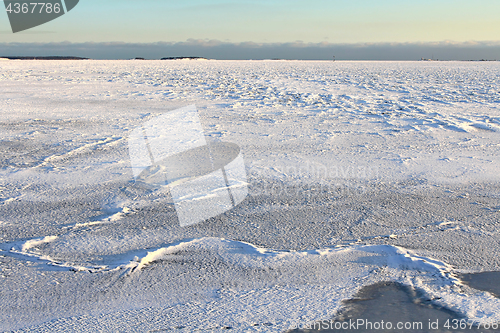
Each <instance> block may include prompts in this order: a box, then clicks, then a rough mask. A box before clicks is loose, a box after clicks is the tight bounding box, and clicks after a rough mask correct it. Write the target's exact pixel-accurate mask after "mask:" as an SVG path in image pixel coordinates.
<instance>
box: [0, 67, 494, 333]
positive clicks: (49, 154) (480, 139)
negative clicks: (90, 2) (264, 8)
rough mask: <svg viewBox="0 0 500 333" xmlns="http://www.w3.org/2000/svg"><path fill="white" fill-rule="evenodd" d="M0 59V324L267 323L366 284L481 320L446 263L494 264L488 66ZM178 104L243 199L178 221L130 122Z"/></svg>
mask: <svg viewBox="0 0 500 333" xmlns="http://www.w3.org/2000/svg"><path fill="white" fill-rule="evenodd" d="M0 65H1V66H0V110H1V115H2V119H1V120H0V126H1V127H0V129H1V130H0V131H1V132H0V152H1V158H0V237H1V240H0V263H1V266H0V268H1V271H0V281H1V285H2V288H1V290H0V299H1V301H0V309H1V312H0V323H1V324H0V325H1V326H0V329H2V330H16V329H24V330H27V331H30V330H37V331H89V330H107V331H124V330H126V331H140V332H142V331H147V330H178V331H186V332H192V331H194V330H200V331H210V332H212V331H219V330H220V331H223V330H224V328H227V327H231V328H233V329H235V330H236V331H241V332H243V331H244V332H253V331H255V332H268V331H273V332H278V331H284V330H286V329H288V328H290V327H293V326H294V325H296V324H297V323H308V322H313V321H316V320H323V319H327V318H331V317H332V316H334V315H335V313H336V311H338V310H339V309H340V308H341V306H342V301H343V300H346V299H349V298H350V297H352V296H353V295H354V294H356V292H357V291H359V290H360V289H361V288H362V287H363V286H366V285H369V284H373V283H377V282H380V281H396V282H401V283H404V284H406V285H410V286H413V287H416V288H418V289H419V290H421V291H423V292H424V293H426V294H427V295H428V297H430V298H431V299H433V300H435V302H436V303H438V304H440V305H443V306H446V307H448V308H450V309H452V310H454V311H457V312H458V313H461V314H462V315H464V316H466V317H467V318H470V319H475V320H481V321H483V322H484V321H491V322H493V321H496V322H498V321H500V300H499V299H498V298H496V297H494V296H493V295H491V294H489V293H487V292H483V291H479V290H475V289H472V288H470V287H468V286H467V285H466V284H464V283H462V282H461V281H460V279H459V273H472V272H484V271H498V270H500V256H499V254H500V243H499V230H498V226H499V225H500V222H499V217H500V194H499V193H500V192H499V190H500V186H499V185H500V172H499V169H500V110H499V106H500V81H499V79H498V78H499V77H500V75H499V74H500V64H499V63H497V62H487V63H485V62H481V63H479V62H339V61H337V62H326V61H318V62H313V61H307V62H305V61H304V62H303V61H189V60H181V61H141V62H137V61H4V62H2V63H1V64H0ZM192 105H195V106H196V109H197V111H198V114H199V118H200V119H199V120H200V122H201V124H202V127H203V128H202V131H203V133H204V136H205V140H206V143H207V144H217V143H220V142H229V143H233V144H235V145H237V146H238V147H239V148H240V149H241V156H242V160H243V161H244V165H245V169H246V177H245V178H246V182H243V181H241V182H239V183H237V184H235V185H234V186H240V187H245V188H248V196H246V198H245V199H244V200H243V201H242V202H241V203H240V204H238V205H236V207H234V208H233V209H229V210H227V211H225V212H224V213H222V214H220V215H218V216H216V217H213V218H209V219H208V220H206V221H204V222H201V223H197V224H193V225H191V226H181V224H180V223H179V217H178V216H177V214H176V207H175V204H174V201H175V200H173V198H172V195H171V193H170V191H169V188H168V187H166V186H158V187H154V186H153V187H151V186H141V184H140V183H138V182H136V181H135V178H136V176H137V174H134V169H133V165H132V164H131V158H130V151H129V142H130V140H129V138H130V137H131V135H133V133H134V131H135V130H136V129H137V128H139V127H140V126H143V124H145V123H148V122H150V121H151V120H153V119H158V117H162V116H163V115H165V114H168V112H170V111H173V110H177V109H180V108H183V107H186V106H192ZM177 127H178V128H171V129H169V131H170V132H169V135H170V137H176V136H179V137H182V136H183V135H184V134H185V133H184V132H183V128H182V126H177ZM198 132H199V131H198ZM176 133H177V134H176ZM172 134H173V135H172ZM181 134H182V135H181ZM184 136H185V135H184ZM246 193H247V192H245V194H246ZM200 198H201V199H204V198H203V197H200V196H199V195H198V194H193V195H186V196H184V197H182V199H183V200H191V201H192V202H193V204H194V202H196V200H200Z"/></svg>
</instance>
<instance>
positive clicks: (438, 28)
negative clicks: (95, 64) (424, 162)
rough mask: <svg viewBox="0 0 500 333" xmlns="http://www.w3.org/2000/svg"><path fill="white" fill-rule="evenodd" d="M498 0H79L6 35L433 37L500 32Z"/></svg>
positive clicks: (49, 38)
mask: <svg viewBox="0 0 500 333" xmlns="http://www.w3.org/2000/svg"><path fill="white" fill-rule="evenodd" d="M498 17H500V1H499V0H476V1H470V0H468V1H464V0H453V1H452V0H434V1H430V0H418V1H417V0H411V1H409V0H330V1H327V0H309V1H304V0H246V1H245V0H243V1H229V0H228V1H200V0H184V1H171V0H80V3H79V4H78V6H77V7H75V8H74V9H73V10H72V11H71V12H69V13H67V14H66V15H64V16H62V17H60V18H58V19H56V20H54V21H51V22H49V23H46V24H44V25H42V26H39V27H36V28H33V29H30V30H27V31H25V32H20V33H16V34H12V32H11V31H10V26H9V23H8V18H7V15H6V13H5V11H3V10H1V11H0V43H57V42H70V43H87V42H93V43H101V42H124V43H155V42H174V43H175V42H185V41H188V40H198V41H204V42H205V43H206V41H210V40H212V41H218V42H219V43H220V42H222V43H242V42H253V43H291V42H296V41H301V42H302V43H306V44H307V43H314V44H317V43H328V44H356V43H428V42H443V41H452V42H456V43H461V42H471V41H480V42H484V41H490V42H491V41H498V40H500V37H499V31H500V20H499V19H498Z"/></svg>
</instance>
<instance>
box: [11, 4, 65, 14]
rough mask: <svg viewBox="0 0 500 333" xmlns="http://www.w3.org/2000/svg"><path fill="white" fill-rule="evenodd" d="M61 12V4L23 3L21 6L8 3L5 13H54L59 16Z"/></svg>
mask: <svg viewBox="0 0 500 333" xmlns="http://www.w3.org/2000/svg"><path fill="white" fill-rule="evenodd" d="M60 12H61V4H59V3H55V4H52V3H50V2H47V3H45V2H25V3H23V4H20V3H15V4H12V3H9V5H8V6H7V13H9V14H11V13H14V14H20V13H23V14H28V13H31V14H42V13H47V14H52V13H56V14H59V13H60Z"/></svg>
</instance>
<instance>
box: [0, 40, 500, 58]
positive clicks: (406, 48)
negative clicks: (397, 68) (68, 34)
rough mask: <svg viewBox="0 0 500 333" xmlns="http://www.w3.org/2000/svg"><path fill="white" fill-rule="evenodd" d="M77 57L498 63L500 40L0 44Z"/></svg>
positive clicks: (14, 52) (7, 52)
mask: <svg viewBox="0 0 500 333" xmlns="http://www.w3.org/2000/svg"><path fill="white" fill-rule="evenodd" d="M49 55H50V56H53V55H59V56H79V57H87V58H92V59H130V58H135V57H143V58H146V59H160V58H163V57H181V56H198V57H205V58H210V59H237V60H239V59H276V58H278V59H304V60H331V59H332V58H333V56H335V57H336V59H338V60H419V59H420V58H422V57H423V58H434V59H441V60H480V59H488V60H496V59H498V60H500V41H470V42H453V41H441V42H432V43H358V44H333V43H326V42H322V43H305V42H302V41H297V42H293V43H254V42H243V43H229V42H222V41H219V40H197V39H189V40H187V41H185V42H176V43H173V42H157V43H123V42H106V43H93V42H89V43H70V42H62V43H0V56H49Z"/></svg>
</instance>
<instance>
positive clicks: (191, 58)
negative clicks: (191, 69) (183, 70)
mask: <svg viewBox="0 0 500 333" xmlns="http://www.w3.org/2000/svg"><path fill="white" fill-rule="evenodd" d="M182 59H190V60H198V59H201V60H206V58H203V57H167V58H161V60H182Z"/></svg>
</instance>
